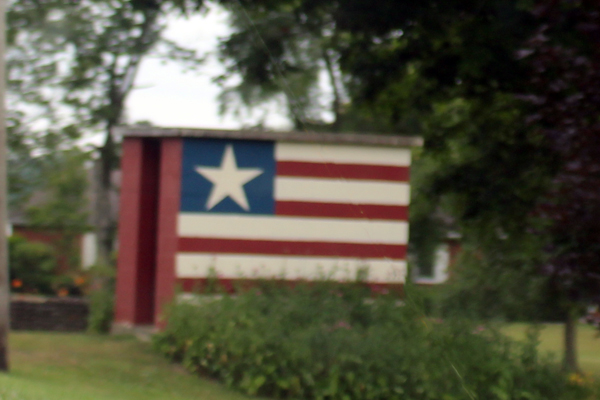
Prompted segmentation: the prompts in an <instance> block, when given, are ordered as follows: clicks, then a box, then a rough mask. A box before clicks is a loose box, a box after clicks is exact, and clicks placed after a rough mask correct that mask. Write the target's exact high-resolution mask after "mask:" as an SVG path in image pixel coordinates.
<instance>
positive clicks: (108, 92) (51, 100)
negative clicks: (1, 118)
mask: <svg viewBox="0 0 600 400" xmlns="http://www.w3.org/2000/svg"><path fill="white" fill-rule="evenodd" d="M201 5H202V3H201V2H196V3H192V2H187V1H185V0H172V1H167V0H165V1H159V0H117V1H106V0H82V1H77V2H64V1H60V0H45V1H37V0H36V1H33V0H19V1H16V2H14V3H13V4H12V5H11V9H10V10H9V15H8V21H9V22H10V26H9V36H8V37H9V45H10V46H11V54H12V58H11V60H12V64H11V67H12V68H11V72H12V73H13V75H12V76H11V75H9V76H11V80H10V81H11V88H12V89H13V94H14V95H15V96H18V98H19V99H20V100H22V102H23V103H25V102H26V103H28V104H33V105H35V107H37V110H38V112H39V113H40V115H41V116H43V117H44V118H45V122H46V124H45V126H44V127H43V128H44V129H41V134H40V135H41V137H42V138H43V139H44V140H45V141H46V142H51V143H52V144H54V145H55V146H56V145H63V144H62V143H61V140H63V139H65V138H66V139H67V140H73V139H77V138H79V137H81V135H82V133H83V132H86V133H87V134H89V133H91V132H98V133H100V132H101V133H103V135H104V142H103V144H102V145H101V146H100V147H99V148H98V154H99V158H98V164H99V168H98V175H97V177H96V179H97V181H98V188H99V190H98V193H97V196H96V198H97V203H96V204H95V205H94V212H95V215H96V218H95V219H96V220H95V225H96V230H97V236H98V241H99V246H98V248H99V260H98V261H99V262H100V263H105V264H106V263H108V262H109V259H110V254H111V252H112V248H113V241H114V235H115V229H116V221H114V220H113V218H112V217H111V216H112V215H113V214H114V213H113V212H112V205H111V202H110V199H109V196H110V192H111V190H112V180H111V175H112V171H114V170H115V168H117V166H118V160H119V154H118V145H117V143H116V138H115V137H114V136H113V133H112V128H113V127H115V126H116V125H118V124H120V123H123V122H124V110H125V100H126V98H127V95H128V94H129V93H130V92H131V90H133V88H134V86H133V85H134V80H135V76H136V73H137V71H138V69H139V66H140V63H141V61H142V59H143V58H144V57H146V56H148V55H150V54H153V55H156V56H158V57H162V58H164V59H168V60H175V61H178V62H183V63H185V64H186V65H188V66H190V67H194V66H197V65H198V63H199V62H200V59H199V58H198V57H197V56H196V54H195V52H193V51H191V50H188V49H184V48H181V47H180V46H178V45H177V44H175V43H173V42H170V41H168V40H166V39H164V38H162V37H161V34H162V32H163V30H164V16H165V14H166V13H167V12H175V11H178V12H183V13H186V12H187V11H189V10H192V9H193V10H197V9H199V7H201ZM65 19H67V20H68V23H65V22H64V20H65ZM65 115H66V117H65Z"/></svg>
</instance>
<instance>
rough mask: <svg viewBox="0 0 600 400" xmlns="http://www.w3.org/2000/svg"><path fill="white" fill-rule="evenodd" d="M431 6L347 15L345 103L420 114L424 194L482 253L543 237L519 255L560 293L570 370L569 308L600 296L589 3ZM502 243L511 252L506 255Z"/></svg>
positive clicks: (593, 8)
mask: <svg viewBox="0 0 600 400" xmlns="http://www.w3.org/2000/svg"><path fill="white" fill-rule="evenodd" d="M428 6H429V7H431V10H429V11H426V12H419V11H415V10H413V11H415V12H413V13H412V14H411V13H404V14H401V15H402V16H401V17H396V16H391V17H390V16H388V15H383V14H382V13H380V12H379V11H378V10H376V9H371V10H365V12H370V13H371V14H372V16H373V18H371V16H369V15H367V17H366V18H362V19H357V20H355V21H354V20H350V23H351V25H349V26H350V28H351V29H352V31H353V33H354V37H356V38H357V42H356V43H355V44H353V45H352V46H350V47H349V49H350V51H349V52H348V53H347V54H346V55H345V58H344V59H343V63H342V65H343V66H344V67H345V68H346V69H347V70H348V71H349V74H350V76H352V77H353V81H352V82H353V83H354V86H351V88H353V89H354V91H353V92H352V94H353V95H354V99H355V100H363V101H366V102H370V103H372V104H375V105H377V106H379V107H380V109H382V110H383V111H384V112H386V113H387V115H389V116H390V118H394V119H398V120H401V119H402V118H405V117H406V110H407V109H409V110H412V112H414V113H417V115H420V116H421V117H420V120H421V124H420V128H421V129H422V131H421V132H422V134H423V135H424V136H425V138H426V150H427V152H428V153H429V155H431V156H432V157H435V158H436V159H438V160H439V161H438V162H439V163H440V165H441V168H439V169H438V170H436V171H434V172H433V173H434V174H435V176H434V177H432V179H431V181H430V182H429V185H428V189H427V190H426V192H428V194H429V195H430V196H438V197H439V198H440V199H443V201H445V202H446V204H447V205H448V203H449V206H448V207H447V208H446V209H447V210H451V212H452V214H453V216H454V217H455V218H456V221H457V222H458V223H459V224H460V226H461V227H462V230H463V233H464V234H465V235H466V236H470V237H468V238H466V240H467V241H469V242H471V243H476V244H477V247H478V250H477V252H478V253H479V256H480V258H481V257H486V258H488V259H491V260H493V262H494V263H497V265H498V267H501V266H505V265H508V264H506V263H507V262H509V261H510V258H511V257H510V255H513V256H514V255H518V253H515V250H516V251H517V252H522V254H528V253H527V252H528V250H526V249H524V248H523V249H522V246H521V245H522V241H523V240H524V239H525V240H526V241H530V239H531V238H532V237H536V238H539V239H540V240H539V241H538V240H537V239H536V240H534V241H538V242H539V243H538V244H537V246H535V247H537V249H536V248H533V249H532V250H529V251H533V253H530V254H531V255H532V256H535V259H536V265H537V267H538V268H537V270H536V271H537V274H541V275H542V276H546V277H547V278H548V282H549V284H550V285H551V288H552V290H554V291H555V292H556V293H558V294H559V295H560V297H561V298H562V299H563V304H562V308H564V309H565V311H566V312H565V314H566V324H565V328H566V331H565V358H564V359H565V368H566V369H568V370H577V362H576V359H575V343H574V338H575V333H574V327H575V321H576V316H577V312H578V311H579V310H580V309H581V306H582V304H585V303H586V302H588V301H593V300H595V299H597V297H598V293H600V270H599V269H598V265H600V263H599V261H600V259H599V257H600V251H598V250H599V248H598V242H599V239H600V237H598V232H600V230H599V227H600V225H599V224H598V222H597V221H598V220H599V217H600V214H599V213H600V206H599V205H600V202H599V201H598V200H600V197H599V195H600V193H599V192H598V189H597V188H598V187H599V185H598V184H599V183H600V182H598V171H600V165H597V164H598V160H600V154H598V151H599V150H598V149H599V148H600V146H599V144H600V143H598V140H599V139H598V138H599V137H600V136H599V135H598V133H599V122H598V121H599V120H598V115H600V113H599V111H600V110H599V109H598V104H599V103H598V99H599V96H600V86H599V84H598V82H600V76H599V75H598V71H599V70H600V68H599V67H600V52H599V50H600V43H599V42H598V38H599V37H600V35H599V33H600V24H599V20H598V15H599V11H600V10H599V8H598V4H597V2H593V1H589V2H586V1H583V2H576V3H574V2H569V1H564V2H563V1H546V2H540V6H539V7H537V8H535V9H533V8H527V7H526V6H524V4H521V3H519V2H517V1H494V2H462V4H461V3H454V2H445V3H444V4H441V3H433V2H430V3H429V4H428ZM415 8H418V6H415ZM422 11H423V10H422ZM389 14H391V13H389ZM406 15H409V17H408V18H407V20H406V21H402V19H401V18H404V16H406ZM399 18H400V19H399ZM374 20H377V21H379V22H378V23H376V24H373V21H374ZM394 29H395V30H396V31H398V30H400V31H401V35H400V37H399V38H397V39H395V40H394V39H391V38H390V32H394ZM357 33H360V34H358V35H357ZM377 38H383V39H379V43H376V41H375V40H374V39H377ZM415 77H416V78H415ZM415 82H417V83H418V85H417V86H416V87H417V89H420V90H417V91H414V92H413V93H409V94H407V93H406V90H405V89H404V88H403V84H407V83H408V84H413V85H414V84H415ZM407 103H412V104H410V106H409V107H407V106H405V105H406V104H407ZM444 110H445V111H446V112H442V113H441V115H444V114H445V117H446V118H443V119H441V120H440V119H439V118H436V115H440V111H444ZM448 111H450V112H448ZM523 233H526V236H525V237H524V236H523ZM489 236H491V238H490V237H489ZM505 243H512V244H514V245H515V246H513V247H512V248H511V249H510V250H509V251H508V253H506V252H502V251H501V250H502V249H503V248H506V246H505ZM482 253H483V255H482ZM490 256H492V257H490ZM532 259H534V258H533V257H532ZM482 262H483V261H482ZM525 264H527V263H524V265H525Z"/></svg>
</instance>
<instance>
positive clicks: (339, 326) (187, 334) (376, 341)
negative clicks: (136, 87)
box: [155, 284, 586, 399]
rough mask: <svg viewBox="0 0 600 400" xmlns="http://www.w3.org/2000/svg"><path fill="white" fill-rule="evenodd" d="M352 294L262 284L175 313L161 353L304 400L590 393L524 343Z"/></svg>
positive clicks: (235, 382)
mask: <svg viewBox="0 0 600 400" xmlns="http://www.w3.org/2000/svg"><path fill="white" fill-rule="evenodd" d="M365 294H366V293H365V291H364V289H362V288H356V287H348V286H345V287H339V286H334V285H328V284H323V285H312V286H310V287H308V286H297V287H296V288H294V289H289V288H288V289H286V288H274V287H264V288H262V289H261V290H254V291H251V292H247V293H244V294H240V295H239V296H237V297H223V298H220V299H199V300H198V302H189V303H184V302H181V303H179V304H175V305H173V306H172V307H171V309H170V312H169V314H168V324H167V327H166V329H165V330H164V331H163V332H161V333H159V334H158V335H157V336H156V338H155V345H156V347H157V348H158V349H159V351H161V352H163V353H165V354H167V355H168V356H169V357H171V358H173V359H175V360H178V361H181V362H182V363H183V365H184V366H185V367H186V368H187V369H189V370H191V371H195V372H197V373H200V374H203V375H208V376H212V377H216V378H219V379H220V380H222V381H223V382H225V383H226V384H227V385H229V386H233V387H236V388H238V389H240V390H242V391H244V392H246V393H248V394H257V395H268V396H275V397H279V398H290V397H291V398H305V399H324V398H327V399H408V398H410V399H433V398H435V399H466V398H486V399H522V398H529V399H546V398H556V399H561V398H565V399H566V398H573V399H575V398H584V397H583V396H585V392H586V389H584V388H579V387H578V388H576V387H574V386H573V385H571V384H569V383H568V382H567V380H566V377H564V376H563V375H561V374H560V373H559V372H558V371H557V370H555V369H554V368H553V367H552V366H551V364H549V363H547V362H546V361H542V360H540V359H539V358H538V356H537V354H536V351H535V344H534V343H533V342H531V343H528V344H523V345H519V344H516V343H513V342H511V341H509V340H507V339H506V338H504V337H502V336H501V335H499V334H496V333H494V332H493V331H487V330H486V331H482V330H481V329H476V327H475V326H473V325H470V324H469V323H461V322H458V321H453V320H448V321H444V322H439V321H433V320H428V319H424V318H422V317H421V316H420V315H419V313H418V312H415V308H414V307H411V306H405V305H402V304H401V303H399V301H398V299H397V298H395V297H378V298H371V299H369V298H368V297H365Z"/></svg>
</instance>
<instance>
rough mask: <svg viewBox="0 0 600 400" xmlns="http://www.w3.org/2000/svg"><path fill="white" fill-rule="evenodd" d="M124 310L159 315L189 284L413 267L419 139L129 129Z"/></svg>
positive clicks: (389, 273)
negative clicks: (409, 253) (370, 140)
mask: <svg viewBox="0 0 600 400" xmlns="http://www.w3.org/2000/svg"><path fill="white" fill-rule="evenodd" d="M123 152H124V154H123V158H122V160H123V161H122V162H123V165H122V171H123V186H122V191H121V205H120V207H121V216H120V222H119V223H120V226H119V249H120V251H119V260H118V276H117V306H116V322H117V323H120V324H130V325H140V324H151V323H156V322H157V321H158V320H159V316H160V313H161V310H162V307H163V305H164V304H165V302H167V301H170V300H171V299H172V297H173V293H174V288H175V286H176V285H177V284H180V285H181V286H182V287H183V289H184V290H190V289H192V288H193V287H194V285H195V284H197V283H201V282H203V281H204V280H206V278H207V277H209V276H215V277H219V278H221V279H224V280H240V279H242V280H252V279H258V278H261V279H264V278H268V279H283V280H297V279H323V278H328V279H336V280H340V281H344V280H354V279H355V278H356V276H357V274H358V273H361V275H363V276H364V277H366V280H367V281H368V282H370V283H374V284H392V285H398V284H402V283H404V281H405V278H406V246H407V243H408V205H409V201H410V190H409V183H408V180H409V171H410V161H411V160H410V149H408V148H402V147H385V146H374V145H369V146H366V145H356V144H316V143H292V142H279V141H272V140H239V139H222V138H174V137H170V138H135V137H128V138H126V139H125V140H124V145H123Z"/></svg>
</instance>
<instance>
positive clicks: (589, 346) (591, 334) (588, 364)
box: [503, 324, 600, 377]
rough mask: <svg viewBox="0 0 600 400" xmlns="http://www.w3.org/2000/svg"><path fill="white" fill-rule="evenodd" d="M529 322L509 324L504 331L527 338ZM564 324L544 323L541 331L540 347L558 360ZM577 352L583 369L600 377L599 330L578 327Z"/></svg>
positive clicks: (582, 326)
mask: <svg viewBox="0 0 600 400" xmlns="http://www.w3.org/2000/svg"><path fill="white" fill-rule="evenodd" d="M527 327H528V325H527V324H510V325H507V326H506V327H505V328H504V329H503V332H505V333H506V334H507V335H509V336H511V337H513V338H515V339H523V338H525V332H526V329H527ZM563 336H564V326H563V325H562V324H544V325H543V326H542V330H541V332H540V346H539V349H540V350H541V351H543V352H550V353H553V354H554V355H555V358H556V360H557V362H560V360H561V358H562V352H563V349H564V344H563ZM577 352H578V355H579V364H580V367H581V369H582V370H583V371H584V372H586V373H588V374H592V375H595V376H598V377H600V337H599V336H598V330H597V329H594V328H593V327H592V326H590V325H582V324H580V325H579V326H578V327H577Z"/></svg>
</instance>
